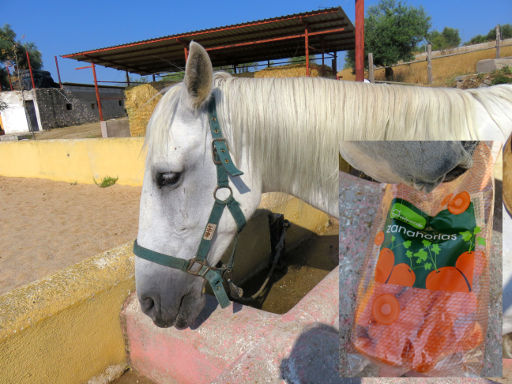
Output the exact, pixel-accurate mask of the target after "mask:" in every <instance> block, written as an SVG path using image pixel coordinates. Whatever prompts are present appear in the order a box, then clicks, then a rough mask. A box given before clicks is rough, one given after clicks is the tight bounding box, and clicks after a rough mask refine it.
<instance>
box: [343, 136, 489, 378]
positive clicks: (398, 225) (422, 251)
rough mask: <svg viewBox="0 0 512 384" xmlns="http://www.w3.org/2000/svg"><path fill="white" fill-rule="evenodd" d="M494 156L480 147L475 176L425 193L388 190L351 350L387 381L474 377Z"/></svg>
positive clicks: (479, 354)
mask: <svg viewBox="0 0 512 384" xmlns="http://www.w3.org/2000/svg"><path fill="white" fill-rule="evenodd" d="M492 148H493V147H492V144H490V143H484V142H480V143H479V144H478V146H477V147H476V148H475V150H474V152H473V166H472V167H471V169H469V170H468V171H466V172H465V173H464V174H463V175H462V176H460V177H459V178H457V179H456V180H454V181H452V182H449V183H443V184H442V185H440V186H438V187H437V188H436V189H435V190H434V191H432V192H431V193H429V194H425V193H423V192H420V191H417V190H415V189H413V188H411V187H407V186H405V185H389V186H388V187H387V188H386V191H385V193H384V197H383V200H382V203H381V207H380V211H379V213H378V214H377V217H376V220H375V221H374V225H373V228H372V234H373V239H372V240H373V241H372V244H370V245H369V247H368V252H367V257H366V261H365V267H364V271H363V274H362V279H361V282H360V285H359V288H358V296H357V304H356V311H355V319H354V324H353V329H352V332H351V342H352V345H353V347H354V349H355V351H357V353H359V354H362V355H363V356H365V357H367V358H369V359H370V360H371V361H373V362H376V363H378V364H382V365H383V366H385V367H386V371H387V374H388V375H389V374H391V375H396V376H399V375H403V374H411V375H418V374H423V375H426V376H466V375H480V372H481V370H482V367H483V355H484V351H485V346H484V340H485V335H486V329H487V310H488V295H489V273H488V257H489V252H490V245H491V235H492V219H493V204H494V179H493V166H494V159H495V156H496V154H497V151H496V149H494V151H493V150H492ZM494 148H496V146H494Z"/></svg>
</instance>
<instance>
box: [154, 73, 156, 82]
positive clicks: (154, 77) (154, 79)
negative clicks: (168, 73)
mask: <svg viewBox="0 0 512 384" xmlns="http://www.w3.org/2000/svg"><path fill="white" fill-rule="evenodd" d="M155 81H156V79H155V74H154V73H153V83H154V82H155Z"/></svg>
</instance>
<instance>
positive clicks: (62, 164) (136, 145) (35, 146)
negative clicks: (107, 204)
mask: <svg viewBox="0 0 512 384" xmlns="http://www.w3.org/2000/svg"><path fill="white" fill-rule="evenodd" d="M143 142H144V139H143V138H135V137H134V138H111V139H75V140H41V141H33V140H27V141H19V142H0V175H1V176H8V177H35V178H40V179H49V180H54V181H66V182H70V183H73V182H78V183H82V184H93V183H94V180H93V179H96V180H101V178H103V177H106V176H111V177H118V178H119V180H118V181H117V183H118V184H121V185H134V186H139V185H142V178H143V176H144V161H145V154H144V153H142V144H143Z"/></svg>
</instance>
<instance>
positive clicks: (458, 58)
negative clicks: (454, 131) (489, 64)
mask: <svg viewBox="0 0 512 384" xmlns="http://www.w3.org/2000/svg"><path fill="white" fill-rule="evenodd" d="M505 56H512V47H511V46H508V47H502V48H501V57H505ZM495 57H496V49H495V48H491V49H486V50H482V51H475V52H468V53H463V54H460V55H454V56H447V57H440V58H433V59H432V77H433V84H432V85H433V86H447V85H451V83H452V82H453V79H454V78H455V77H456V76H460V75H467V74H470V73H475V71H476V63H477V62H478V61H479V60H484V59H493V58H495ZM392 68H393V81H400V82H405V83H413V84H427V62H426V61H420V62H415V63H410V64H399V65H395V66H393V67H392ZM339 75H341V76H342V79H343V80H355V75H354V74H352V69H351V68H348V69H344V70H342V71H341V72H339ZM367 76H368V73H367V72H365V77H366V78H367ZM375 80H386V78H385V75H384V68H378V69H377V70H376V71H375Z"/></svg>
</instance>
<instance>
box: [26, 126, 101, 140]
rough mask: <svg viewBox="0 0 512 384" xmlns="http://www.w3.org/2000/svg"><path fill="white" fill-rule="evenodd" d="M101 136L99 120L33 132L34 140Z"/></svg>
mask: <svg viewBox="0 0 512 384" xmlns="http://www.w3.org/2000/svg"><path fill="white" fill-rule="evenodd" d="M96 137H101V125H100V122H99V121H96V122H94V123H86V124H82V125H73V126H71V127H63V128H53V129H50V130H49V131H42V132H36V133H35V139H36V140H51V139H89V138H96Z"/></svg>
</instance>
